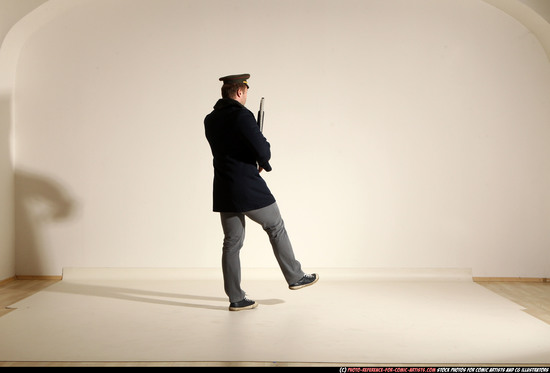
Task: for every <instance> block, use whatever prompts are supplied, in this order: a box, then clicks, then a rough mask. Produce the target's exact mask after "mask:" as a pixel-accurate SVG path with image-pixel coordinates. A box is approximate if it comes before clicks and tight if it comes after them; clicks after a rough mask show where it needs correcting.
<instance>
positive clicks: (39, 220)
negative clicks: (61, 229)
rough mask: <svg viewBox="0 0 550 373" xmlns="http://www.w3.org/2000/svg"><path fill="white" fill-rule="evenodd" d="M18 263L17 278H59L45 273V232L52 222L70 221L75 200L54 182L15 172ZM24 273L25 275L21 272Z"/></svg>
mask: <svg viewBox="0 0 550 373" xmlns="http://www.w3.org/2000/svg"><path fill="white" fill-rule="evenodd" d="M14 186H15V192H14V210H15V260H16V271H17V273H16V274H17V275H57V274H55V273H46V271H48V269H47V268H46V267H45V261H46V255H52V254H53V253H50V252H48V251H47V249H48V250H50V249H51V248H46V247H44V246H45V242H44V237H43V232H44V231H45V226H46V225H48V224H51V223H52V222H58V221H62V220H66V219H68V218H69V217H70V216H71V214H72V213H73V212H74V206H75V204H74V201H73V200H72V199H71V198H70V197H69V195H68V193H67V192H66V190H65V189H64V188H63V187H62V186H61V185H60V184H59V183H58V182H56V181H55V180H53V179H51V178H48V177H45V176H42V175H37V174H34V173H30V172H26V171H21V170H15V174H14ZM20 272H24V273H20Z"/></svg>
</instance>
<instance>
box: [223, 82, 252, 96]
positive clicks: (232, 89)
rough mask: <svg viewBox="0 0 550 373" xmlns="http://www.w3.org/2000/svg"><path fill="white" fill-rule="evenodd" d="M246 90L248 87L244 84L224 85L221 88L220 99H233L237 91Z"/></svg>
mask: <svg viewBox="0 0 550 373" xmlns="http://www.w3.org/2000/svg"><path fill="white" fill-rule="evenodd" d="M246 88H248V85H247V84H245V83H233V84H224V85H223V86H222V98H233V97H235V96H236V95H237V91H238V90H239V89H242V90H243V91H244V90H245V89H246Z"/></svg>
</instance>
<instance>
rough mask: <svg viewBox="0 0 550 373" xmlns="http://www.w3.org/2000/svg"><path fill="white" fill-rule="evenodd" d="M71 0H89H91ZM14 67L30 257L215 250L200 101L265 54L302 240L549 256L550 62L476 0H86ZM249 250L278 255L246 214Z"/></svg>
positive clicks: (171, 261) (20, 229) (261, 68)
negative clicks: (272, 251) (220, 78)
mask: <svg viewBox="0 0 550 373" xmlns="http://www.w3.org/2000/svg"><path fill="white" fill-rule="evenodd" d="M75 1H77V0H75ZM78 1H80V3H81V4H80V5H78V6H74V4H73V6H72V7H71V8H70V9H67V10H66V11H64V12H60V14H59V15H58V16H57V17H56V18H55V19H53V20H52V21H51V22H49V23H47V24H45V25H44V26H43V27H41V28H40V30H38V31H37V32H36V33H35V34H34V35H33V36H32V37H31V38H29V40H28V41H27V43H26V45H25V46H24V48H23V50H22V52H21V56H20V60H19V63H18V66H17V75H16V85H15V108H14V111H15V166H16V175H15V179H16V183H15V186H16V198H15V204H16V220H15V224H16V232H15V238H16V263H17V264H16V266H17V268H16V273H17V274H19V275H25V274H33V275H55V274H60V273H61V270H62V268H63V267H217V266H219V263H220V252H221V241H222V235H221V228H220V226H219V218H218V216H217V215H216V214H215V213H212V212H211V205H212V202H211V183H212V175H213V171H212V165H211V164H212V162H211V154H210V149H209V147H208V144H207V142H206V140H205V138H204V131H203V124H202V121H203V118H204V116H205V115H206V114H207V113H208V112H209V111H210V110H211V109H212V106H213V105H214V103H215V101H216V100H217V99H218V97H219V94H220V93H219V92H220V84H219V83H220V82H218V77H220V76H223V75H228V74H236V73H245V72H246V73H250V74H252V77H251V79H250V84H251V90H250V92H249V101H248V105H247V106H248V107H249V108H250V109H251V110H252V111H253V112H256V111H257V108H258V103H259V99H260V97H262V96H263V97H266V122H265V131H264V132H265V135H266V137H267V138H268V140H269V141H270V143H271V145H272V153H273V159H272V166H273V172H271V173H266V174H263V176H264V178H265V179H266V180H267V182H268V185H269V186H270V188H271V190H272V192H273V193H274V195H275V197H276V198H277V200H278V203H279V206H280V208H281V210H282V213H283V217H284V219H285V222H286V224H287V229H288V231H289V234H290V237H291V239H292V241H293V244H294V247H295V252H296V255H297V257H298V259H299V260H300V261H301V262H302V264H303V265H304V267H305V269H306V270H307V269H308V268H320V267H354V268H358V267H378V268H380V267H392V268H394V267H399V268H401V267H406V268H434V267H435V268H455V267H466V268H472V270H473V273H474V275H475V276H529V277H549V276H550V269H549V265H548V264H549V263H550V253H549V252H550V250H548V248H549V245H550V235H549V234H548V228H549V224H550V167H549V166H550V164H549V163H550V162H549V160H550V150H549V146H548V144H549V140H550V126H549V123H550V65H549V64H548V59H547V58H546V55H545V52H544V50H543V48H542V47H541V45H540V43H539V42H538V41H537V39H536V38H535V37H534V36H533V35H532V34H531V33H530V32H529V31H528V30H527V29H526V28H525V27H524V26H522V25H521V24H520V23H518V22H517V21H515V20H514V19H513V18H511V17H510V16H508V15H506V14H505V13H503V12H501V11H499V10H497V9H496V8H494V7H492V6H490V5H488V4H486V3H484V2H482V1H480V0H415V1H410V0H357V1H353V0H344V1H342V0H326V1H319V0H291V1H286V0H278V1H258V0H237V1H232V2H228V1H222V0H207V1H202V0H201V1H199V0H189V1H184V0H116V1H113V0H93V1H90V0H78ZM242 263H243V266H245V267H274V266H276V262H275V259H274V257H273V255H272V253H271V249H270V247H269V242H268V240H267V237H266V236H265V234H264V233H263V232H262V231H261V230H260V228H259V227H258V226H256V225H254V224H253V223H252V222H249V224H248V230H247V240H246V242H245V247H244V249H243V253H242Z"/></svg>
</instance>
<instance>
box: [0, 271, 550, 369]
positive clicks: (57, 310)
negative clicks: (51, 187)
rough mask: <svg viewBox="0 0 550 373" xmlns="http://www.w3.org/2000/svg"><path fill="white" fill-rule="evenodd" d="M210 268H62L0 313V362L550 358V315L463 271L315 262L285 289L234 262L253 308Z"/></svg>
mask: <svg viewBox="0 0 550 373" xmlns="http://www.w3.org/2000/svg"><path fill="white" fill-rule="evenodd" d="M220 272H221V270H217V269H216V270H212V269H210V270H185V269H177V270H176V269H174V270H158V269H157V270H145V269H144V270H140V269H135V270H115V269H66V270H65V271H64V273H63V280H62V281H60V282H58V283H56V284H54V285H52V286H50V287H48V288H46V289H45V290H42V291H41V292H39V293H36V294H34V295H32V296H30V297H28V298H26V299H24V300H22V301H20V302H18V303H16V304H14V305H12V306H11V307H10V308H15V310H14V311H12V312H10V313H9V314H7V315H5V316H3V317H0V335H1V336H2V337H1V338H0V361H11V362H13V361H20V362H35V361H49V362H82V361H84V362H94V361H95V362H110V361H116V362H182V363H185V362H206V363H208V362H212V363H214V362H230V363H235V362H236V363H238V362H252V363H254V362H257V363H326V364H363V365H378V364H379V365H407V364H411V365H412V364H419V365H443V364H445V365H488V364H497V365H498V364H500V365H507V364H508V365H518V364H535V365H545V364H548V363H550V325H548V324H546V323H544V322H543V321H540V320H539V319H537V318H535V317H532V316H530V315H528V314H527V313H525V312H523V311H522V309H521V307H520V306H519V305H517V304H515V303H513V302H511V301H509V300H507V299H505V298H503V297H500V296H498V295H496V294H494V293H492V292H491V291H489V290H487V289H485V288H483V287H482V286H480V285H478V284H476V283H474V282H473V281H472V279H471V274H470V273H469V272H468V271H461V270H453V271H433V270H432V271H430V270H426V271H395V270H394V271H384V270H364V271H359V270H355V271H344V270H319V271H318V272H319V274H320V280H319V282H318V283H317V284H315V285H314V286H311V287H308V288H305V289H302V290H298V291H291V290H289V289H288V287H287V286H286V284H285V283H284V281H283V278H282V275H281V274H280V273H279V272H278V271H277V270H274V269H269V270H265V271H260V270H246V269H243V288H244V289H245V290H246V291H247V293H248V295H249V296H250V297H252V298H253V299H255V300H257V301H258V303H259V307H258V308H256V309H254V310H249V311H241V312H229V311H228V309H227V308H228V301H227V299H226V297H225V294H224V292H223V285H222V281H221V274H220Z"/></svg>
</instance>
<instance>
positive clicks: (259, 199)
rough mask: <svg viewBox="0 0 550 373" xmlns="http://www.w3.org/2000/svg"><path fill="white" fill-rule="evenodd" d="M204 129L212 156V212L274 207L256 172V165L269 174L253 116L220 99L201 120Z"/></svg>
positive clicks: (267, 154)
mask: <svg viewBox="0 0 550 373" xmlns="http://www.w3.org/2000/svg"><path fill="white" fill-rule="evenodd" d="M204 129H205V134H206V138H207V140H208V143H209V144H210V149H211V150H212V155H213V156H214V191H213V197H214V201H213V210H214V211H216V212H245V211H250V210H256V209H259V208H263V207H266V206H269V205H271V204H272V203H274V202H275V198H274V197H273V195H272V194H271V192H270V190H269V188H268V187H267V184H266V182H265V180H264V179H263V178H262V177H261V176H260V173H259V171H258V165H259V166H260V167H261V168H263V169H264V170H265V171H268V172H269V171H271V166H270V164H269V160H270V158H271V150H270V145H269V143H268V142H267V140H266V139H265V137H264V136H263V134H262V133H261V131H260V128H259V127H258V125H257V122H256V119H255V118H254V114H252V112H251V111H250V110H248V109H247V108H246V107H244V106H243V105H242V104H241V103H239V102H238V101H236V100H233V99H229V98H223V99H220V100H218V102H217V103H216V105H215V106H214V110H213V111H212V112H211V113H210V114H208V115H207V116H206V118H205V119H204Z"/></svg>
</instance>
